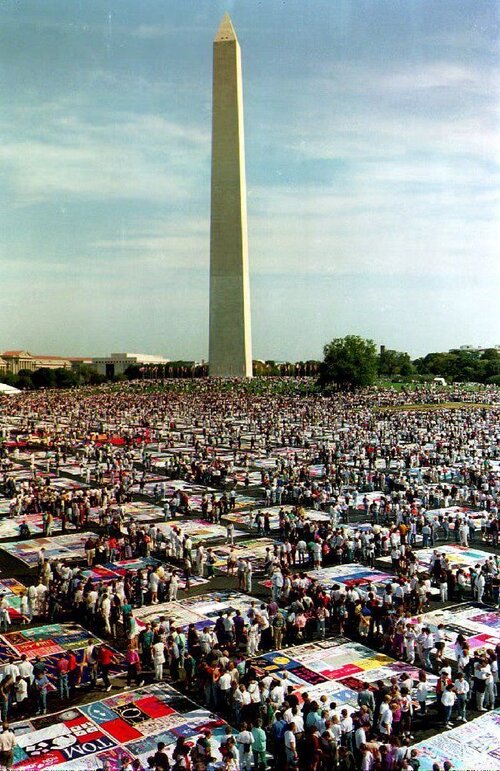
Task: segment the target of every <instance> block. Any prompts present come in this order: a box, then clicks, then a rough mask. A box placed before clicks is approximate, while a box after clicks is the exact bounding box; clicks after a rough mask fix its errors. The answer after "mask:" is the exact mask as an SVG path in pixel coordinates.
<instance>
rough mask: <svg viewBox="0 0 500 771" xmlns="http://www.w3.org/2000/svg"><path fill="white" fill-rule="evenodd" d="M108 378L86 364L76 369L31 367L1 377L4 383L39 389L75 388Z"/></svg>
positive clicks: (96, 383) (17, 386) (26, 388)
mask: <svg viewBox="0 0 500 771" xmlns="http://www.w3.org/2000/svg"><path fill="white" fill-rule="evenodd" d="M105 380H106V378H105V377H104V376H103V375H98V374H97V372H96V371H95V370H94V369H92V367H89V366H86V365H84V364H81V365H79V366H78V367H76V368H74V369H66V368H64V367H58V368H57V369H50V368H49V367H40V368H39V369H36V370H35V371H34V372H32V371H31V370H29V369H21V370H19V372H18V373H17V375H12V374H10V373H6V374H4V375H2V376H1V377H0V381H1V382H2V383H8V385H12V386H14V387H15V388H20V389H21V390H23V391H25V390H31V389H35V390H38V389H40V388H73V387H75V386H81V385H98V384H99V383H104V382H105Z"/></svg>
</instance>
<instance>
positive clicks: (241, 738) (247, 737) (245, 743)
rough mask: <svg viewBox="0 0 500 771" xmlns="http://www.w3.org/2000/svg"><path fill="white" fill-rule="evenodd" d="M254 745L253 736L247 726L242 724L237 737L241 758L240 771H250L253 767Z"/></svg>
mask: <svg viewBox="0 0 500 771" xmlns="http://www.w3.org/2000/svg"><path fill="white" fill-rule="evenodd" d="M253 743H254V738H253V734H252V732H251V731H249V730H248V728H247V724H246V723H242V724H241V730H240V732H239V734H238V735H237V736H236V744H237V745H238V751H239V756H240V771H250V769H251V768H252V765H253V753H252V744H253Z"/></svg>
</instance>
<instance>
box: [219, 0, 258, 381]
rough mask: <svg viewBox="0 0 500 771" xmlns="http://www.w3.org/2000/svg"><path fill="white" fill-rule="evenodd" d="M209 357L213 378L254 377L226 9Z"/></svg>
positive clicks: (235, 75) (235, 74)
mask: <svg viewBox="0 0 500 771" xmlns="http://www.w3.org/2000/svg"><path fill="white" fill-rule="evenodd" d="M208 358H209V373H210V375H211V376H212V377H251V376H252V335H251V326H250V282H249V277H248V235H247V201H246V179H245V142H244V135H243V92H242V83H241V53H240V46H239V43H238V40H237V38H236V33H235V31H234V28H233V25H232V23H231V19H230V18H229V15H228V14H227V13H226V14H225V16H224V18H223V20H222V22H221V25H220V27H219V30H218V32H217V35H216V36H215V40H214V47H213V95H212V201H211V217H210V340H209V357H208Z"/></svg>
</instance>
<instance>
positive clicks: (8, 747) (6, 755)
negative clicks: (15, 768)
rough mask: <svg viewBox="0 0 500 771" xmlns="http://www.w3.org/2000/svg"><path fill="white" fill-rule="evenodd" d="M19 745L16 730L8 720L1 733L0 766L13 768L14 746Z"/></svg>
mask: <svg viewBox="0 0 500 771" xmlns="http://www.w3.org/2000/svg"><path fill="white" fill-rule="evenodd" d="M16 745H17V741H16V737H15V734H14V731H11V728H10V726H9V724H8V723H7V722H4V723H3V724H2V733H1V734H0V768H12V764H13V762H14V748H15V747H16Z"/></svg>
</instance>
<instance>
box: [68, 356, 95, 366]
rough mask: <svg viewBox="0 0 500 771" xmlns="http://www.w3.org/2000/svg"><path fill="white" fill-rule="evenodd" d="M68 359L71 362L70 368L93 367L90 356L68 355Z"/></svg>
mask: <svg viewBox="0 0 500 771" xmlns="http://www.w3.org/2000/svg"><path fill="white" fill-rule="evenodd" d="M68 361H69V363H70V364H71V369H77V368H78V367H82V366H83V367H93V366H94V360H93V359H92V357H91V356H68Z"/></svg>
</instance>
